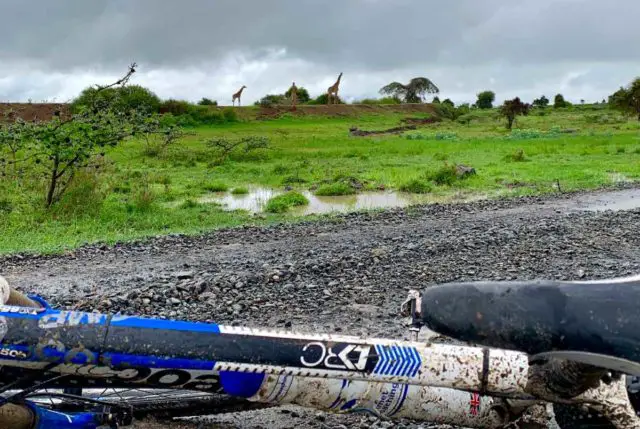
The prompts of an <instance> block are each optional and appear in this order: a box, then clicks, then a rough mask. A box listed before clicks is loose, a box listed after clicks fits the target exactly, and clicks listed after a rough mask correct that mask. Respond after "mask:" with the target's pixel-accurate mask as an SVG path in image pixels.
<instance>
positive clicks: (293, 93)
mask: <svg viewBox="0 0 640 429" xmlns="http://www.w3.org/2000/svg"><path fill="white" fill-rule="evenodd" d="M289 90H290V91H291V105H292V106H293V110H296V103H297V102H298V87H297V86H296V83H295V82H293V85H291V88H290V89H289Z"/></svg>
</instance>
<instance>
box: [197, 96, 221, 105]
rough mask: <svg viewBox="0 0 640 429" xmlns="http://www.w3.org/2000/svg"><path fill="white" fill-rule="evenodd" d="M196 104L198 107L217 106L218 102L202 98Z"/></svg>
mask: <svg viewBox="0 0 640 429" xmlns="http://www.w3.org/2000/svg"><path fill="white" fill-rule="evenodd" d="M198 104H199V105H200V106H217V105H218V102H217V101H215V100H212V99H210V98H206V97H203V98H202V99H201V100H200V101H198Z"/></svg>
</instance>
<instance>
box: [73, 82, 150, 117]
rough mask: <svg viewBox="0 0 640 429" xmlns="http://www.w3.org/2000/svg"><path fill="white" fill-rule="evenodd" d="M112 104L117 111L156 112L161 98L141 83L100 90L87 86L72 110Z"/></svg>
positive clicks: (78, 110)
mask: <svg viewBox="0 0 640 429" xmlns="http://www.w3.org/2000/svg"><path fill="white" fill-rule="evenodd" d="M94 103H97V104H98V106H106V105H111V106H112V107H113V109H114V110H115V111H117V112H126V111H129V110H138V111H141V112H146V113H156V112H158V111H159V108H160V98H159V97H158V96H157V95H156V94H155V93H153V91H151V90H150V89H147V88H145V87H143V86H140V85H126V86H122V87H113V88H107V89H101V90H99V89H98V88H96V87H93V86H92V87H88V88H85V89H84V90H83V91H82V92H81V93H80V95H79V96H78V97H77V98H76V99H75V100H73V101H72V103H71V110H72V112H74V113H78V112H80V111H82V109H85V108H88V107H90V106H93V105H94Z"/></svg>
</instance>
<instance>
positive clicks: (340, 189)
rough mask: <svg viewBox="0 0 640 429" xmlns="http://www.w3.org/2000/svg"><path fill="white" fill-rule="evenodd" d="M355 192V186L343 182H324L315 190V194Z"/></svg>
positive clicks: (350, 193) (329, 194)
mask: <svg viewBox="0 0 640 429" xmlns="http://www.w3.org/2000/svg"><path fill="white" fill-rule="evenodd" d="M355 193H356V190H355V188H354V187H353V186H350V185H349V184H348V183H344V182H334V183H326V184H324V185H320V186H319V187H318V189H317V190H316V191H315V194H316V195H319V196H335V195H352V194H355Z"/></svg>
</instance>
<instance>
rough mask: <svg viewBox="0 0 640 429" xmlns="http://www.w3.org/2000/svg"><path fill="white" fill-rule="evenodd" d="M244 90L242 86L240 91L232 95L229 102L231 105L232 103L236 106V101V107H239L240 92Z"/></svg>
mask: <svg viewBox="0 0 640 429" xmlns="http://www.w3.org/2000/svg"><path fill="white" fill-rule="evenodd" d="M245 88H246V86H244V85H242V88H240V90H239V91H238V92H236V93H235V94H233V99H232V100H231V103H233V105H234V106H235V105H236V100H238V106H240V105H241V103H240V97H242V91H244V89H245Z"/></svg>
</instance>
